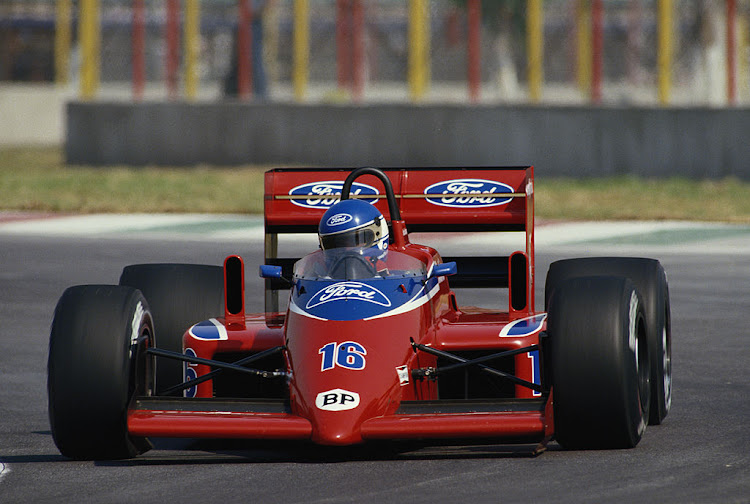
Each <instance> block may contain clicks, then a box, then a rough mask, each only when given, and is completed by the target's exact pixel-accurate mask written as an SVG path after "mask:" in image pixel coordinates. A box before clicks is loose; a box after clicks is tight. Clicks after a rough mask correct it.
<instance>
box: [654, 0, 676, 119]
mask: <svg viewBox="0 0 750 504" xmlns="http://www.w3.org/2000/svg"><path fill="white" fill-rule="evenodd" d="M673 12H674V11H673V9H672V0H659V7H658V16H659V19H658V27H659V28H658V30H659V39H658V50H657V66H658V85H659V90H658V94H659V103H660V104H661V105H668V104H669V100H670V97H671V94H672V93H671V91H672V51H673V49H672V47H673V46H672V40H673V31H672V30H673V28H672V26H673Z"/></svg>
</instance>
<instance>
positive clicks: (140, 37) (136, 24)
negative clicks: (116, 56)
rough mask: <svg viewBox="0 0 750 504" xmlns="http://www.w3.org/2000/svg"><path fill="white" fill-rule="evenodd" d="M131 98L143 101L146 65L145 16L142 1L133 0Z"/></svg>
mask: <svg viewBox="0 0 750 504" xmlns="http://www.w3.org/2000/svg"><path fill="white" fill-rule="evenodd" d="M132 37H133V39H132V44H133V48H132V50H133V54H132V63H133V98H134V99H135V100H137V101H140V100H142V99H143V87H144V81H145V78H146V64H145V59H144V51H145V46H146V44H145V38H146V14H145V12H144V6H143V0H133V34H132Z"/></svg>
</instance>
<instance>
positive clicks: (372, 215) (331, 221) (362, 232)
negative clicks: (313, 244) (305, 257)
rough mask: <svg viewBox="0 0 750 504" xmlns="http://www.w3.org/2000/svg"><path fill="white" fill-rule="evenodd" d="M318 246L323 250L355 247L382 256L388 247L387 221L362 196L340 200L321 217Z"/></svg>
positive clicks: (373, 255) (364, 252) (380, 257)
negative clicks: (358, 198)
mask: <svg viewBox="0 0 750 504" xmlns="http://www.w3.org/2000/svg"><path fill="white" fill-rule="evenodd" d="M318 237H319V239H320V247H321V248H322V249H323V250H326V251H330V250H333V249H347V250H348V251H352V250H357V249H358V252H359V253H360V254H361V255H364V256H367V257H370V258H377V259H381V260H382V259H384V258H385V255H386V253H387V250H388V225H387V224H386V222H385V218H383V214H381V213H380V211H379V210H378V209H377V208H375V207H374V206H372V205H371V204H370V203H367V202H365V201H362V200H357V199H346V200H343V201H339V202H338V203H336V204H335V205H333V206H332V207H331V208H329V209H328V210H327V211H326V213H324V214H323V218H322V219H320V224H319V225H318Z"/></svg>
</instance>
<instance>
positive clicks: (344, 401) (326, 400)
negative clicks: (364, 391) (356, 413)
mask: <svg viewBox="0 0 750 504" xmlns="http://www.w3.org/2000/svg"><path fill="white" fill-rule="evenodd" d="M315 406H316V407H317V408H318V409H322V410H325V411H345V410H350V409H354V408H356V407H357V406H359V394H357V393H356V392H349V391H348V390H344V389H340V388H338V389H333V390H328V391H326V392H321V393H320V394H318V396H317V397H316V398H315Z"/></svg>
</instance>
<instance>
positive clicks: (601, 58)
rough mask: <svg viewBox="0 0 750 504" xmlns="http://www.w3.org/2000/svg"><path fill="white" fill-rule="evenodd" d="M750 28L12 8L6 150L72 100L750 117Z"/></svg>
mask: <svg viewBox="0 0 750 504" xmlns="http://www.w3.org/2000/svg"><path fill="white" fill-rule="evenodd" d="M749 19H750V0H546V1H543V0H0V144H14V143H15V144H17V143H21V144H23V143H60V142H61V141H62V133H61V128H62V126H61V125H62V123H63V119H62V114H63V108H64V103H65V102H66V101H67V100H118V101H140V100H165V99H166V100H187V101H191V100H192V101H216V100H224V99H240V100H247V101H260V100H263V101H279V102H284V101H286V102H296V103H320V102H323V103H341V102H346V103H348V102H353V103H362V104H368V103H382V102H437V103H442V102H446V103H466V104H474V103H480V104H487V103H489V104H498V103H499V104H502V103H509V104H525V103H531V104H542V105H570V104H574V105H588V104H591V105H605V106H606V105H617V106H628V105H646V106H652V105H653V106H677V107H681V106H696V105H706V106H711V107H727V106H737V105H746V104H748V103H750V78H749V77H750V70H749V67H750V65H749V64H748V63H749V58H750V51H749V44H750V42H749V39H750V36H749V34H748V20H749ZM18 117H21V118H24V117H35V118H36V119H35V121H34V123H35V124H34V125H33V126H32V127H24V121H19V120H14V118H18Z"/></svg>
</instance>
